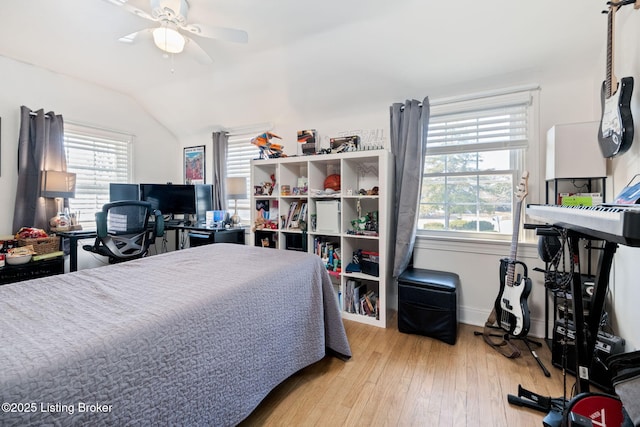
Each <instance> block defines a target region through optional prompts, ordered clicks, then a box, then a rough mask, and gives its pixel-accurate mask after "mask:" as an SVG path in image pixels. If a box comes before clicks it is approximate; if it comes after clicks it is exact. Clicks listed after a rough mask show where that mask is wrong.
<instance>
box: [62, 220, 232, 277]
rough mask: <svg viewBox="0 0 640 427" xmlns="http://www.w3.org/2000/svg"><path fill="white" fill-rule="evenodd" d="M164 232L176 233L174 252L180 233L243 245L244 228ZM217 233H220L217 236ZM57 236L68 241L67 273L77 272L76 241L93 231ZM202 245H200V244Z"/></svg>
mask: <svg viewBox="0 0 640 427" xmlns="http://www.w3.org/2000/svg"><path fill="white" fill-rule="evenodd" d="M165 230H173V231H175V233H176V250H179V249H181V248H180V237H179V234H180V233H181V232H182V231H189V232H194V233H197V234H201V235H203V234H206V235H208V241H207V243H220V242H232V241H233V242H234V243H240V244H244V228H226V229H225V228H219V229H218V228H207V227H199V226H195V225H193V226H191V225H184V224H177V225H166V226H165ZM218 233H220V234H219V235H218ZM56 234H57V235H58V236H60V237H63V238H67V239H69V245H70V248H69V271H77V270H78V240H80V239H95V238H96V237H97V233H96V231H95V230H78V231H63V232H58V233H56ZM212 236H213V238H212ZM201 244H202V243H201Z"/></svg>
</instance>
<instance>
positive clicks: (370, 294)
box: [344, 279, 380, 319]
mask: <svg viewBox="0 0 640 427" xmlns="http://www.w3.org/2000/svg"><path fill="white" fill-rule="evenodd" d="M344 310H345V311H346V312H347V313H355V314H361V315H363V316H370V317H375V318H376V319H379V318H380V317H379V316H380V313H379V311H378V295H377V294H376V293H375V292H374V291H373V290H371V289H370V290H367V286H366V285H365V284H363V283H360V282H359V281H358V280H353V279H349V280H347V284H346V288H345V307H344Z"/></svg>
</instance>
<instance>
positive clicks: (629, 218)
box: [526, 205, 640, 246]
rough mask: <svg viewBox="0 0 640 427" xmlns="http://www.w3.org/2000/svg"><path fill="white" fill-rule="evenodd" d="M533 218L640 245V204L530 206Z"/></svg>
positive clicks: (618, 241)
mask: <svg viewBox="0 0 640 427" xmlns="http://www.w3.org/2000/svg"><path fill="white" fill-rule="evenodd" d="M526 213H527V215H528V217H529V218H530V219H535V220H539V221H543V222H544V223H546V224H550V225H555V226H558V227H562V228H566V229H568V230H573V231H577V232H579V233H582V234H585V235H587V236H591V237H593V238H597V239H603V240H607V241H610V242H615V243H620V244H623V245H627V246H640V205H628V206H625V205H615V206H614V205H608V206H607V205H599V206H559V205H528V206H527V209H526Z"/></svg>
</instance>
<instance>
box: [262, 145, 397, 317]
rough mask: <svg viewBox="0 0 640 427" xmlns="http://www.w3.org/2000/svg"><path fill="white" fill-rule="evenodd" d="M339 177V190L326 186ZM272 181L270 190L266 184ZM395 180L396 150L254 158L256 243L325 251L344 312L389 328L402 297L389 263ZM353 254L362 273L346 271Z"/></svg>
mask: <svg viewBox="0 0 640 427" xmlns="http://www.w3.org/2000/svg"><path fill="white" fill-rule="evenodd" d="M336 174H337V175H340V190H339V191H335V192H331V191H329V192H327V191H325V189H324V182H325V180H326V179H327V177H328V176H330V175H336ZM274 179H275V185H274V186H273V191H272V193H271V194H268V191H265V187H263V184H264V183H271V182H272V181H273V180H274ZM392 184H393V162H392V155H391V153H390V152H388V151H386V150H368V151H357V152H349V153H340V154H323V155H311V156H302V157H285V158H278V159H256V160H253V161H252V162H251V186H252V196H251V206H252V217H251V220H252V224H253V228H252V233H251V243H252V244H254V245H255V246H265V247H271V248H279V249H289V250H301V251H305V252H310V253H315V254H317V255H319V256H320V257H321V258H323V261H324V262H325V265H326V266H327V269H328V270H329V274H330V276H331V278H332V281H333V283H334V288H335V290H336V294H337V295H338V301H339V304H340V311H341V312H342V315H343V317H344V318H346V319H350V320H354V321H358V322H362V323H367V324H370V325H374V326H378V327H382V328H386V327H387V321H388V318H389V309H390V307H392V306H393V304H392V303H391V302H392V299H393V298H394V297H395V294H396V293H395V292H394V289H393V281H392V277H391V276H392V264H393V263H392V262H391V260H390V253H391V244H392V241H391V238H390V233H391V230H392V229H391V217H392V212H391V211H392V205H391V203H392V202H391V201H392V199H391V194H390V193H391V191H392V188H393V186H392ZM267 188H268V186H267ZM361 190H363V191H361ZM260 192H262V194H260ZM363 192H364V194H362V193H363ZM265 193H266V194H265ZM259 218H263V220H261V219H259ZM256 225H258V227H256ZM354 253H358V255H359V258H360V263H359V266H360V269H361V270H364V271H352V272H347V266H348V265H349V264H350V263H351V262H352V261H353V255H354ZM337 260H339V263H338V262H337ZM375 261H377V263H376V262H375ZM376 274H377V275H376ZM352 284H355V286H352ZM358 286H359V288H358ZM354 293H355V294H356V295H357V296H358V301H357V302H355V303H354V300H355V298H353V295H354ZM360 299H362V301H360ZM356 305H357V306H358V307H356Z"/></svg>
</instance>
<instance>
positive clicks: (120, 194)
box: [109, 182, 140, 202]
mask: <svg viewBox="0 0 640 427" xmlns="http://www.w3.org/2000/svg"><path fill="white" fill-rule="evenodd" d="M120 200H140V189H139V188H138V184H123V183H119V182H111V183H109V201H110V202H118V201H120Z"/></svg>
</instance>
